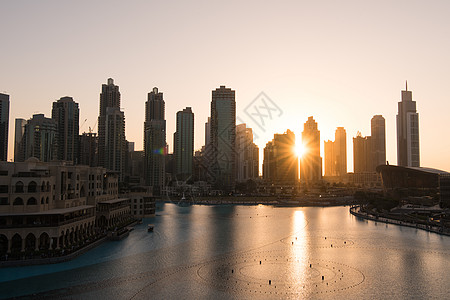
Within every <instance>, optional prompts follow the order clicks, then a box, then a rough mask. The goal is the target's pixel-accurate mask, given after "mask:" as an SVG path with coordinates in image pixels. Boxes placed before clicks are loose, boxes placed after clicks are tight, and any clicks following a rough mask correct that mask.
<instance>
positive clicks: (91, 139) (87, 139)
mask: <svg viewBox="0 0 450 300" xmlns="http://www.w3.org/2000/svg"><path fill="white" fill-rule="evenodd" d="M79 139H80V142H79V144H80V150H79V159H78V163H79V164H80V165H87V166H90V167H97V166H98V137H97V134H96V133H94V132H83V134H81V135H80V137H79Z"/></svg>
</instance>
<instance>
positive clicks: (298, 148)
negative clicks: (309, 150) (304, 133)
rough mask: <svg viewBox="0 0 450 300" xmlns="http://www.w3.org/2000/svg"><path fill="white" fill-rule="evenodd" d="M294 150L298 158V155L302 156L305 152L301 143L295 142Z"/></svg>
mask: <svg viewBox="0 0 450 300" xmlns="http://www.w3.org/2000/svg"><path fill="white" fill-rule="evenodd" d="M294 151H295V155H297V157H299V158H300V157H302V155H303V154H305V152H306V149H305V146H303V144H302V143H298V144H295V149H294Z"/></svg>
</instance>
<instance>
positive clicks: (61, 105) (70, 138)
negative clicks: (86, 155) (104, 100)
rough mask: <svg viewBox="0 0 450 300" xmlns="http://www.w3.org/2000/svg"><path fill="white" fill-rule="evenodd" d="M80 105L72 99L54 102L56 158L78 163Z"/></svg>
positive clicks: (66, 98) (53, 117) (67, 98)
mask: <svg viewBox="0 0 450 300" xmlns="http://www.w3.org/2000/svg"><path fill="white" fill-rule="evenodd" d="M79 117H80V110H79V108H78V103H76V102H75V101H73V98H72V97H62V98H61V99H59V100H58V101H55V102H53V109H52V119H53V120H55V121H56V130H57V134H56V149H57V150H56V151H57V153H56V158H57V159H58V160H67V161H72V162H73V163H74V164H76V163H78V159H79V154H78V152H79Z"/></svg>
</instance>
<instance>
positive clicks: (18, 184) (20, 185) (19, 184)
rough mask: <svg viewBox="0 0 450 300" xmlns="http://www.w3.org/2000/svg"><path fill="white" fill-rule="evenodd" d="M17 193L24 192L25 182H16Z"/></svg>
mask: <svg viewBox="0 0 450 300" xmlns="http://www.w3.org/2000/svg"><path fill="white" fill-rule="evenodd" d="M16 193H23V182H22V181H18V182H17V183H16Z"/></svg>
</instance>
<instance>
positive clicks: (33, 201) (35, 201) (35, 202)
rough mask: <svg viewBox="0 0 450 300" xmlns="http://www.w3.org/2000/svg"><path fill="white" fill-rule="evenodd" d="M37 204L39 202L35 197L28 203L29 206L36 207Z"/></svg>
mask: <svg viewBox="0 0 450 300" xmlns="http://www.w3.org/2000/svg"><path fill="white" fill-rule="evenodd" d="M36 204H37V200H36V198H34V197H31V198H30V199H28V201H27V205H36Z"/></svg>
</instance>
